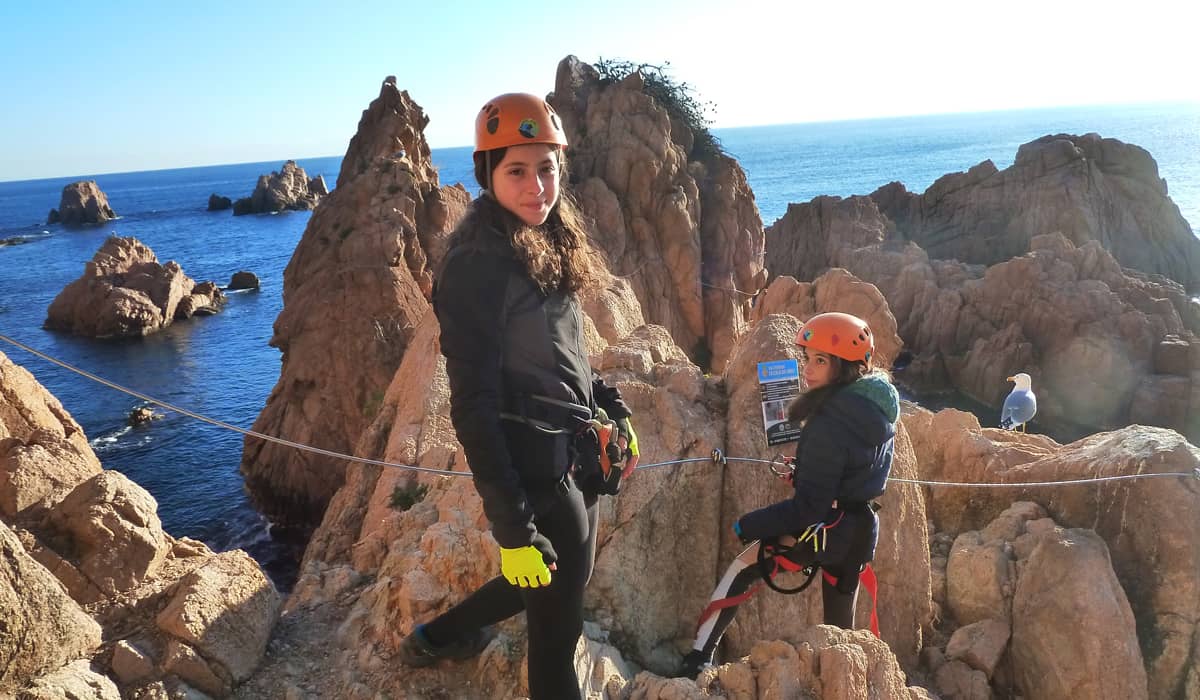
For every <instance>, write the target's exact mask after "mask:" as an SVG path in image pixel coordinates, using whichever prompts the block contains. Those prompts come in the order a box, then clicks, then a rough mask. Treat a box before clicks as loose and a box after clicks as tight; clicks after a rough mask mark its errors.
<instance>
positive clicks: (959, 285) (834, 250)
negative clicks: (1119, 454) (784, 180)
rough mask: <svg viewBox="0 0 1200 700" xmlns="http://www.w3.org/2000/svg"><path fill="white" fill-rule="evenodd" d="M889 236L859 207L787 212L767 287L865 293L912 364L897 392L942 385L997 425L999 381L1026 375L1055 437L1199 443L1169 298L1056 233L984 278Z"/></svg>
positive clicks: (1171, 288) (1182, 329)
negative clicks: (784, 277)
mask: <svg viewBox="0 0 1200 700" xmlns="http://www.w3.org/2000/svg"><path fill="white" fill-rule="evenodd" d="M890 225H891V222H890V221H889V220H888V219H887V218H886V217H885V216H884V215H883V214H881V213H880V212H879V210H878V209H877V208H876V206H875V203H874V202H873V200H871V199H869V198H865V197H852V198H850V199H846V200H840V199H837V198H829V197H823V198H818V199H816V200H813V202H811V203H808V204H803V205H792V206H790V207H789V210H788V213H787V215H785V216H784V217H783V218H782V219H780V220H779V221H778V222H776V223H775V224H774V226H773V227H772V228H771V229H770V230H769V232H768V238H767V240H768V261H769V264H770V265H771V268H772V270H773V271H774V272H775V273H777V274H778V273H784V274H786V273H787V271H788V270H790V269H791V268H792V267H799V268H801V270H802V272H804V273H808V274H816V273H817V272H819V271H820V270H822V269H825V267H826V266H841V267H845V268H846V269H848V270H849V271H850V272H851V273H853V274H854V275H855V276H857V277H858V278H860V279H862V280H865V281H868V282H871V283H873V284H875V285H876V286H877V287H878V288H879V289H880V291H882V292H883V295H884V296H885V297H886V298H887V301H888V304H889V305H890V307H891V308H892V310H893V312H894V313H895V315H896V320H897V322H898V326H899V332H900V336H901V337H903V338H904V340H905V345H906V347H907V348H909V349H910V350H911V351H912V352H914V353H915V354H916V355H917V361H916V362H914V365H913V367H912V368H910V370H909V371H908V373H907V374H906V375H905V377H906V381H910V382H913V383H915V384H919V385H925V386H929V387H931V388H945V387H946V385H947V384H948V385H949V386H951V387H953V388H955V389H957V390H959V391H961V392H963V393H965V394H967V395H968V396H971V397H972V398H975V399H977V400H979V401H981V402H984V403H986V404H988V405H991V406H994V407H996V410H997V416H998V415H999V406H1000V404H1001V403H1002V402H1003V400H1004V397H1005V396H1006V395H1007V394H1008V391H1009V389H1010V388H1011V385H1010V384H1009V383H1008V382H1006V381H1005V378H1006V377H1008V376H1010V375H1012V374H1015V373H1017V372H1026V373H1028V374H1030V375H1031V376H1032V377H1033V386H1034V391H1035V392H1036V393H1037V396H1038V417H1037V421H1038V422H1039V423H1040V424H1043V425H1046V426H1049V427H1051V428H1053V429H1055V430H1059V431H1062V432H1071V433H1078V432H1079V431H1080V430H1081V429H1097V428H1099V429H1110V428H1116V427H1120V426H1122V425H1127V424H1129V423H1136V422H1140V423H1149V424H1154V425H1162V426H1165V427H1170V428H1174V429H1176V430H1178V431H1180V432H1182V433H1184V434H1185V435H1188V436H1189V437H1191V438H1192V439H1193V440H1197V439H1200V364H1197V363H1200V349H1197V350H1195V351H1190V350H1189V348H1191V347H1192V346H1196V347H1197V348H1200V339H1198V337H1197V333H1198V332H1200V304H1198V303H1197V302H1195V301H1193V300H1192V299H1191V298H1190V297H1188V295H1187V294H1186V293H1185V291H1184V289H1183V287H1182V286H1180V285H1178V284H1176V283H1174V282H1171V281H1170V280H1167V279H1165V278H1162V277H1157V276H1155V277H1147V276H1145V275H1141V274H1138V273H1136V272H1133V271H1130V270H1127V269H1122V268H1121V266H1120V265H1118V263H1117V261H1116V260H1115V259H1114V258H1113V257H1112V255H1110V254H1109V253H1108V252H1107V251H1106V250H1104V249H1103V248H1102V247H1101V246H1100V244H1099V243H1097V242H1095V241H1093V242H1089V243H1086V244H1084V245H1082V246H1081V247H1076V246H1075V245H1074V244H1072V243H1071V242H1070V241H1069V240H1067V238H1066V237H1065V236H1063V235H1062V234H1059V233H1054V234H1048V235H1042V236H1035V237H1033V239H1032V240H1031V241H1030V242H1029V244H1028V247H1029V248H1030V249H1031V252H1029V253H1026V254H1024V255H1022V256H1021V257H1018V258H1014V259H1012V260H1008V261H1005V262H1000V263H997V264H995V265H992V266H991V267H988V268H984V267H982V266H978V265H967V264H963V263H958V262H954V261H937V260H931V259H930V258H929V255H927V254H926V253H925V252H924V251H922V250H921V249H920V248H918V247H917V246H916V245H915V244H913V243H901V242H899V241H896V240H891V239H889V240H886V241H884V242H878V241H880V240H882V239H883V238H884V237H885V236H886V235H887V234H886V231H887V230H888V227H889V226H890ZM812 246H818V247H819V248H820V251H814V250H810V248H812ZM821 251H824V252H821ZM801 279H804V278H803V277H802V278H801Z"/></svg>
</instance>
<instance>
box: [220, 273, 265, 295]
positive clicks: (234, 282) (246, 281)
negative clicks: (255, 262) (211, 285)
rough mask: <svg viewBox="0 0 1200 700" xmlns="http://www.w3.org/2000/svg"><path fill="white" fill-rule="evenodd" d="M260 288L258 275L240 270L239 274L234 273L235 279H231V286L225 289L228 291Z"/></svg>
mask: <svg viewBox="0 0 1200 700" xmlns="http://www.w3.org/2000/svg"><path fill="white" fill-rule="evenodd" d="M258 288H259V281H258V275H256V274H254V273H253V272H247V271H246V270H238V271H237V272H235V273H233V277H231V278H230V279H229V284H228V285H227V286H226V287H225V289H226V290H228V291H234V290H238V289H258Z"/></svg>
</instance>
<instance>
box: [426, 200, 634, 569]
mask: <svg viewBox="0 0 1200 700" xmlns="http://www.w3.org/2000/svg"><path fill="white" fill-rule="evenodd" d="M472 214H474V215H471V214H469V215H468V217H467V219H465V220H464V221H463V223H462V224H460V229H461V228H462V227H464V226H466V227H473V228H472V229H471V230H469V231H456V232H455V234H454V239H453V240H452V243H451V248H450V250H449V251H448V252H447V254H446V258H445V259H444V261H443V263H442V267H441V270H440V272H439V275H438V279H437V283H436V285H435V289H434V311H435V312H436V314H437V317H438V321H439V323H440V324H441V349H442V354H443V355H445V356H446V373H447V374H448V375H449V379H450V418H451V421H452V422H453V423H454V430H455V432H456V433H457V435H458V440H459V442H460V443H462V446H463V448H464V449H465V450H466V454H467V460H468V461H469V462H470V466H471V472H472V474H473V475H474V479H475V488H476V490H477V491H478V492H479V496H480V498H481V499H482V500H483V509H484V512H485V513H486V514H487V516H488V519H489V520H491V522H492V533H493V535H494V536H495V538H496V541H497V542H498V543H499V544H500V546H501V547H505V548H516V547H524V546H526V545H529V544H530V543H531V542H532V540H533V536H534V534H535V533H536V527H535V525H534V516H535V514H536V512H537V511H538V509H539V508H538V506H539V501H540V500H545V499H540V498H539V496H540V495H544V494H546V493H547V492H549V491H552V490H553V488H555V487H556V485H557V484H558V483H560V482H561V481H562V479H563V477H564V475H565V474H566V473H567V470H568V469H569V468H570V466H571V459H572V455H573V450H572V445H571V439H570V438H569V437H568V436H562V435H558V436H555V435H547V434H545V433H540V432H538V431H537V430H535V429H533V428H531V427H529V426H528V425H526V424H524V423H520V422H516V421H512V420H504V419H501V417H500V414H501V413H502V412H509V413H512V412H520V408H521V407H520V399H521V397H522V396H528V395H538V396H546V397H550V398H553V399H556V400H559V401H565V402H569V403H573V404H579V405H582V406H586V407H588V408H589V409H591V410H593V411H594V409H595V408H596V407H597V405H599V406H600V407H603V408H604V409H605V410H606V411H607V412H608V414H609V416H610V417H612V418H614V419H615V418H621V417H624V416H628V415H629V414H630V412H629V409H628V408H627V407H626V406H625V404H624V402H623V401H621V397H620V393H619V392H618V391H617V390H616V389H615V388H613V387H608V386H606V385H605V384H604V382H603V381H602V380H600V378H599V377H598V376H596V375H595V373H594V372H593V371H592V369H591V367H590V366H589V365H588V358H587V351H586V349H585V345H584V338H583V314H582V313H581V311H580V309H579V305H578V303H577V302H576V300H575V297H574V296H573V295H570V294H567V293H565V292H562V291H556V292H551V293H550V294H543V293H542V292H541V291H540V290H539V289H538V288H537V286H536V285H535V284H534V283H533V280H532V279H530V277H529V276H528V275H527V274H526V273H525V271H524V269H523V267H522V266H521V263H520V262H519V261H517V260H516V259H514V257H513V255H512V251H511V247H510V246H509V243H508V239H507V238H506V237H505V236H504V235H503V234H502V233H500V232H499V231H498V230H497V229H495V228H494V227H492V226H490V225H488V224H487V223H485V222H482V221H481V219H483V218H484V217H482V216H479V212H478V208H476V211H473V212H472Z"/></svg>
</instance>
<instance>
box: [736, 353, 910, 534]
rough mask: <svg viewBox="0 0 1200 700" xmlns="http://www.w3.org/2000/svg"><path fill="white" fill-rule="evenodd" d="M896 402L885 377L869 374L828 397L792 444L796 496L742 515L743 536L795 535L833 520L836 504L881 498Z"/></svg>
mask: <svg viewBox="0 0 1200 700" xmlns="http://www.w3.org/2000/svg"><path fill="white" fill-rule="evenodd" d="M899 415H900V399H899V395H898V394H897V393H896V389H895V387H893V386H892V384H891V382H889V381H888V380H887V379H886V378H885V377H883V376H881V375H877V374H872V375H867V376H866V377H863V378H861V379H859V380H858V381H856V382H854V383H852V384H850V385H849V386H847V387H845V388H843V389H840V390H839V391H838V392H837V393H835V394H834V395H833V396H830V397H829V399H828V400H826V401H825V403H824V404H823V405H822V406H821V407H820V408H819V409H817V412H816V413H815V414H813V415H812V416H811V417H810V418H809V419H808V421H807V422H806V423H805V425H804V429H803V430H802V431H801V432H800V438H799V440H798V441H797V443H796V471H795V474H794V476H793V478H792V484H793V486H794V487H795V489H796V492H795V495H793V496H792V498H790V499H788V500H786V501H780V502H779V503H775V504H773V505H770V506H767V507H766V508H760V509H758V510H756V511H753V512H751V513H747V514H746V515H743V516H742V517H741V518H740V519H739V520H738V523H739V527H740V528H741V533H742V536H743V537H744V538H746V539H755V540H758V539H763V538H765V537H778V536H781V535H794V534H798V533H800V532H802V531H803V530H804V529H805V528H806V527H808V526H809V525H812V524H813V523H817V522H826V523H829V522H832V521H833V518H835V517H836V511H834V509H833V501H834V500H835V499H836V500H837V501H838V502H839V505H842V504H848V503H861V502H866V501H869V500H871V499H873V498H877V497H878V496H880V495H881V494H882V493H883V489H884V486H885V485H886V484H887V478H888V475H889V474H890V473H891V470H892V451H893V441H894V439H895V437H896V420H897V419H898V418H899Z"/></svg>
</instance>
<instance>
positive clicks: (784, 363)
mask: <svg viewBox="0 0 1200 700" xmlns="http://www.w3.org/2000/svg"><path fill="white" fill-rule="evenodd" d="M799 378H800V368H799V366H798V365H797V364H796V361H795V360H774V361H772V362H759V363H758V381H759V382H760V383H761V382H778V381H783V380H786V379H799Z"/></svg>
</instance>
